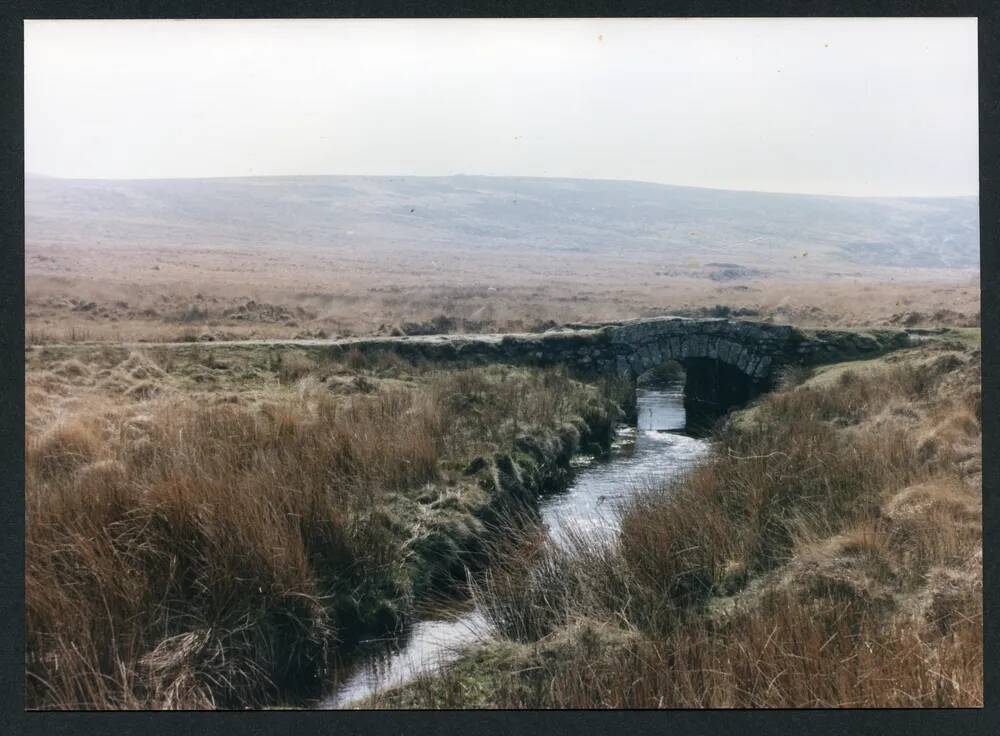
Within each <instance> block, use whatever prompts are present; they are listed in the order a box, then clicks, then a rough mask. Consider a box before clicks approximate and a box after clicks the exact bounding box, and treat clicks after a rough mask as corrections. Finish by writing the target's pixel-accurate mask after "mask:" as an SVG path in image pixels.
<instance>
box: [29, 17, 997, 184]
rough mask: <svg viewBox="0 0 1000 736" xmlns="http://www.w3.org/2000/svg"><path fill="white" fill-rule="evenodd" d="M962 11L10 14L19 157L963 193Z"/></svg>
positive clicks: (169, 171)
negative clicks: (897, 15)
mask: <svg viewBox="0 0 1000 736" xmlns="http://www.w3.org/2000/svg"><path fill="white" fill-rule="evenodd" d="M976 63H977V62H976V21H975V19H955V18H952V19H939V18H914V19H845V20H840V19H801V20H798V19H796V20H791V19H774V20H770V19H743V20H671V19H663V20H444V21H439V20H418V21H413V20H405V21H404V20H399V21H397V20H374V21H372V20H369V21H357V20H305V21H303V20H265V21H252V20H247V21H86V20H85V21H28V22H26V23H25V135H26V141H25V150H26V169H27V171H29V172H32V173H40V174H48V175H53V176H64V177H94V178H151V177H196V176H246V175H273V174H393V175H397V174H403V175H446V174H456V173H465V174H492V175H522V176H566V177H585V178H607V179H637V180H643V181H655V182H664V183H669V184H686V185H694V186H705V187H718V188H732V189H754V190H763V191H782V192H816V193H829V194H860V195H907V194H908V195H950V194H975V193H977V192H978V161H977V159H978V142H977V137H978V134H977V130H978V123H977V118H978V110H977V95H978V90H977V71H976Z"/></svg>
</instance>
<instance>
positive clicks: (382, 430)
mask: <svg viewBox="0 0 1000 736" xmlns="http://www.w3.org/2000/svg"><path fill="white" fill-rule="evenodd" d="M129 360H131V363H130V364H129V365H127V366H124V367H123V365H119V366H117V367H114V368H111V369H104V370H103V374H106V375H105V378H104V379H102V380H104V381H106V385H107V386H109V387H110V386H111V382H115V381H117V383H115V384H114V387H112V388H107V389H106V390H107V391H108V392H111V391H114V392H115V393H114V394H113V395H114V396H115V397H117V398H115V402H114V403H110V399H108V400H107V402H108V403H102V401H101V399H100V397H98V396H97V395H96V394H94V395H90V398H89V399H88V401H86V402H83V403H80V404H79V405H71V404H66V405H65V406H63V407H62V408H61V409H59V413H60V416H61V418H59V419H52V420H49V419H45V421H43V418H44V417H45V416H46V415H44V414H42V413H39V414H38V417H36V420H37V423H35V424H33V425H32V426H31V427H29V431H28V433H27V448H26V449H27V466H26V471H27V489H26V490H27V496H26V499H27V518H26V537H27V538H26V570H25V575H26V583H25V585H26V587H25V593H26V618H27V647H26V649H27V652H26V655H27V686H26V697H27V704H28V707H30V708H74V709H79V708H83V709H87V708H213V707H240V706H260V705H263V704H267V703H270V702H274V698H275V697H277V696H278V695H286V696H287V695H289V694H291V695H298V694H305V693H312V692H315V691H316V690H317V688H318V687H319V686H320V685H321V684H322V682H323V681H324V679H325V678H326V676H327V675H328V668H329V666H330V661H331V656H330V655H331V653H332V652H333V651H334V650H335V649H336V648H337V647H340V646H343V645H344V644H345V643H349V642H350V641H352V640H353V639H356V638H357V637H358V636H359V635H360V634H361V633H363V632H365V631H373V630H377V631H384V630H386V629H391V628H393V627H394V626H396V625H398V623H399V621H401V620H402V619H403V618H404V617H405V616H406V615H407V614H408V612H409V608H410V606H411V604H412V596H413V580H412V576H413V569H412V566H413V561H412V559H411V555H410V554H409V553H408V551H407V541H408V540H411V539H412V538H413V537H414V535H415V534H416V533H418V532H419V530H420V529H421V528H422V527H421V526H419V525H418V524H417V522H418V520H419V522H420V524H423V525H427V524H432V523H434V519H435V518H437V517H436V516H435V514H437V513H439V511H438V509H439V507H440V506H441V505H440V504H438V505H436V506H435V505H434V504H430V505H428V506H422V505H421V504H422V503H424V502H423V501H421V500H419V498H420V493H425V494H426V493H427V490H426V489H427V488H429V487H449V488H451V491H449V492H450V493H452V494H454V495H455V496H456V497H457V498H459V499H460V498H461V494H462V493H463V492H464V491H463V490H462V488H463V486H461V485H456V478H457V477H459V476H460V475H461V473H460V470H458V469H460V468H462V467H464V466H465V465H466V464H467V463H468V462H469V461H470V460H471V459H472V458H474V457H476V456H479V455H482V454H485V453H490V452H496V451H498V450H502V449H503V448H505V447H507V446H508V445H510V443H511V442H512V441H513V440H514V438H516V437H518V436H520V435H522V434H524V433H525V432H530V431H531V430H533V429H540V428H543V429H544V428H548V429H549V430H554V429H557V428H558V427H560V426H562V425H563V424H564V423H565V422H567V421H570V420H572V419H573V417H579V416H580V415H581V414H582V413H584V412H586V411H588V410H591V409H592V408H593V407H595V406H605V405H606V402H607V399H606V398H602V396H601V395H600V393H599V392H598V391H597V390H595V389H594V388H593V387H588V386H585V385H583V384H580V383H578V382H576V381H574V380H572V379H571V378H569V377H568V376H567V375H566V374H565V373H561V372H557V371H533V370H527V369H507V368H473V369H458V370H449V371H444V370H432V369H426V370H419V371H418V370H413V371H411V372H410V373H409V374H407V375H405V376H403V377H402V378H401V379H391V380H390V379H389V378H387V377H386V374H384V373H382V374H378V373H377V372H368V373H365V374H357V375H356V376H355V377H356V378H364V379H365V380H366V381H367V382H368V383H369V384H370V387H371V390H369V391H360V390H351V391H350V392H340V391H339V390H333V389H334V388H336V386H334V382H333V381H332V380H331V381H327V382H324V381H326V379H327V376H326V375H320V373H319V371H320V368H322V366H317V367H316V369H315V370H310V369H309V366H307V365H306V363H305V362H304V361H301V360H296V361H292V362H288V363H286V364H284V365H281V366H275V368H274V378H275V379H276V380H274V381H273V383H267V384H266V386H270V388H266V389H261V388H260V387H259V385H258V386H255V387H254V389H253V390H252V391H247V392H246V393H243V394H240V393H237V394H230V395H226V396H224V397H220V396H218V395H215V394H206V395H204V396H201V397H197V398H195V397H191V396H188V395H185V394H183V393H181V392H179V391H177V390H176V385H174V384H172V383H171V381H173V380H174V377H173V376H172V374H170V373H169V372H168V371H164V370H162V369H161V368H160V367H159V366H157V365H155V363H153V362H152V361H151V360H150V359H148V358H143V359H142V360H138V359H133V358H129ZM221 365H222V364H220V365H219V366H216V367H215V368H213V369H212V370H216V371H221V370H223V368H221V367H220V366H221ZM70 368H72V370H69V369H70ZM325 368H326V369H327V370H329V369H330V367H329V366H326V367H325ZM198 370H199V371H200V370H202V369H201V368H199V369H198ZM348 370H349V369H348ZM63 373H66V374H67V375H69V374H72V375H71V377H72V378H73V379H74V380H79V379H80V378H81V377H82V376H88V375H90V374H94V375H99V374H102V370H100V369H97V368H94V369H90V368H88V367H86V366H85V367H84V369H83V370H80V369H79V368H78V367H77V366H75V365H72V366H67V370H65V371H63ZM135 373H138V374H139V375H137V376H132V374H135ZM198 375H201V374H200V373H199V374H198ZM53 376H54V374H53ZM296 377H297V380H296ZM53 380H56V377H53ZM59 380H62V379H59ZM150 381H158V382H159V384H158V385H162V386H164V387H168V386H173V388H171V390H170V391H169V392H167V393H166V394H164V395H159V396H157V395H154V394H152V393H147V392H133V391H129V390H128V389H129V386H132V385H136V384H135V382H139V383H138V385H142V384H144V383H145V382H150ZM130 382H131V383H130ZM60 385H61V386H63V388H64V389H65V392H66V393H72V392H74V391H82V390H83V389H82V388H80V386H76V385H75V384H60ZM101 385H102V386H103V385H105V384H101ZM337 385H338V386H339V384H337ZM95 390H96V389H95ZM102 390H105V389H102ZM110 395H111V394H103V395H102V396H110ZM49 396H52V394H44V397H49ZM44 397H43V398H44ZM39 400H41V399H39ZM61 406H62V405H61ZM439 495H440V492H439V493H432V494H430V495H429V499H431V500H432V499H434V498H437V497H438V496H439ZM470 505H471V504H466V506H470ZM459 508H460V509H461V510H462V513H466V514H470V513H471V512H469V511H468V509H467V508H465V507H464V506H462V505H461V504H459ZM399 509H404V510H416V511H419V512H420V513H419V516H417V514H416V511H414V512H413V513H411V514H410V515H407V514H406V513H401V512H400V511H399ZM407 513H409V512H407ZM451 513H453V514H454V513H456V512H454V510H452V512H451ZM449 518H451V517H449Z"/></svg>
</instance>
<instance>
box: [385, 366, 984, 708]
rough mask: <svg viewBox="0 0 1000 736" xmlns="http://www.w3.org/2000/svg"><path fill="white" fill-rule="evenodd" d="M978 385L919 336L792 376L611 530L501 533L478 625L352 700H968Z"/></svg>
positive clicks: (812, 703)
mask: <svg viewBox="0 0 1000 736" xmlns="http://www.w3.org/2000/svg"><path fill="white" fill-rule="evenodd" d="M979 385H980V375H979V364H978V354H977V353H976V352H974V351H970V350H952V349H946V350H940V349H935V348H933V347H929V348H924V349H920V350H915V351H910V352H908V353H903V354H900V355H899V356H897V357H895V358H894V359H893V360H889V361H877V362H875V363H874V364H871V365H858V366H850V365H848V366H845V367H837V368H831V369H825V370H820V371H818V372H817V374H816V375H815V376H812V377H809V376H797V377H794V380H790V381H789V382H788V384H787V387H786V388H783V389H780V390H779V391H777V392H775V393H774V394H771V395H769V396H767V397H765V398H764V399H762V400H761V401H760V402H759V403H758V404H757V405H756V406H755V407H753V408H752V409H750V410H748V411H747V412H745V413H743V414H742V415H739V416H737V417H734V420H733V421H732V422H730V423H729V425H728V426H727V427H725V428H724V429H722V430H721V431H720V433H719V434H718V436H717V437H716V438H715V448H714V451H713V454H712V455H711V456H710V458H709V460H708V461H707V462H705V463H704V464H702V465H701V466H699V467H697V468H695V469H693V470H692V472H690V473H689V474H688V475H687V476H685V477H684V478H682V479H680V480H679V481H677V482H676V483H672V484H671V485H669V486H668V487H662V488H654V489H651V490H649V491H648V492H645V493H639V494H638V495H637V496H636V497H635V499H634V501H633V502H632V503H631V504H630V505H629V506H628V507H627V508H626V509H625V510H624V512H623V516H622V519H621V529H620V533H619V535H618V537H617V539H615V540H613V542H611V543H609V544H602V543H601V542H599V541H598V540H594V539H591V538H588V537H586V536H585V535H576V536H575V537H572V538H570V540H569V541H568V542H566V543H563V544H559V545H556V544H551V543H548V544H547V543H545V542H544V541H543V540H542V539H541V538H534V539H532V538H529V539H528V540H527V543H526V544H522V545H515V546H513V547H512V548H513V549H516V552H514V553H512V554H509V555H507V556H506V557H504V558H503V559H504V562H503V563H502V564H500V565H497V566H496V567H495V568H494V569H492V570H491V571H490V572H489V574H487V575H486V576H484V577H483V578H482V580H481V581H479V582H477V584H476V585H475V586H474V590H475V595H476V598H477V601H478V602H479V605H480V608H481V610H482V611H483V612H484V614H485V616H486V618H487V621H488V622H489V624H490V626H491V629H492V632H493V636H494V638H493V640H492V641H491V642H488V643H486V644H484V645H482V646H479V647H477V648H474V649H472V650H469V651H468V652H467V654H466V656H465V657H464V658H463V659H461V660H459V661H458V662H457V663H456V664H453V665H449V666H447V667H445V668H444V669H443V670H442V671H441V672H439V673H438V674H436V675H431V676H424V677H421V678H418V679H417V680H416V681H414V682H413V683H411V684H409V685H407V686H404V687H401V688H398V689H396V690H394V691H391V692H388V693H383V694H381V695H379V696H377V697H376V698H375V699H374V700H372V701H371V702H370V703H369V704H373V705H376V706H384V707H401V706H402V707H405V706H417V707H501V708H503V707H533V708H579V707H636V708H657V707H695V708H700V707H723V708H728V707H752V708H757V707H918V706H919V707H925V706H927V707H942V706H976V705H981V704H982V702H983V680H982V657H983V635H982V610H983V609H982V518H981V505H982V504H981V449H980V439H981V431H982V430H981V425H980V420H979V417H980V414H979V413H978V408H977V407H978V397H979Z"/></svg>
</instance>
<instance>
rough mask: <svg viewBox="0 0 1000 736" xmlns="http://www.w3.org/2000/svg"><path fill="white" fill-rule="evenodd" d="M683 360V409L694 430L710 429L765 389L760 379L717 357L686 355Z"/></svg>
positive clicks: (689, 425)
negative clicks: (728, 413) (684, 378)
mask: <svg viewBox="0 0 1000 736" xmlns="http://www.w3.org/2000/svg"><path fill="white" fill-rule="evenodd" d="M681 363H682V364H683V366H684V371H685V376H686V380H685V382H684V412H685V414H686V417H687V429H688V430H689V431H691V432H695V433H704V432H707V431H709V430H710V429H711V427H712V425H713V424H715V422H716V421H717V420H718V419H719V418H720V417H722V416H723V415H725V414H726V413H727V412H729V411H732V410H733V409H736V408H739V407H741V406H743V405H744V404H746V403H748V402H749V401H750V400H751V399H753V398H755V397H756V396H758V395H760V394H761V393H762V392H763V391H764V390H765V386H764V385H763V384H762V383H761V382H760V381H757V380H754V378H752V377H751V376H749V375H747V374H746V373H745V372H743V371H742V370H740V369H739V368H738V367H736V366H735V365H732V364H731V363H727V362H724V361H721V360H718V359H716V358H686V359H684V360H682V361H681Z"/></svg>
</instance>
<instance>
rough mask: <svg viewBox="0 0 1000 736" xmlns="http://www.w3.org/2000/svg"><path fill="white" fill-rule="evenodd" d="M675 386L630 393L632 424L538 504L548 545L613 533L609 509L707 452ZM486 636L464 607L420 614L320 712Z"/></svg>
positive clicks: (369, 651) (381, 644) (363, 661)
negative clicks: (571, 536)
mask: <svg viewBox="0 0 1000 736" xmlns="http://www.w3.org/2000/svg"><path fill="white" fill-rule="evenodd" d="M682 392H683V385H682V384H679V383H678V384H669V385H666V386H663V387H660V388H655V389H654V388H639V389H637V397H636V398H637V400H638V421H637V426H635V427H623V428H621V429H620V430H619V432H618V434H617V436H616V439H615V442H614V444H613V445H612V447H611V453H610V454H609V456H608V457H605V458H599V459H591V458H579V459H577V460H575V461H574V465H575V466H576V468H577V469H576V472H575V474H574V478H573V481H572V483H571V484H570V485H569V487H568V488H566V490H564V491H561V492H559V493H555V494H552V495H549V496H546V497H544V498H543V499H542V500H541V514H542V519H543V521H544V522H545V524H546V526H547V527H548V529H549V534H550V537H551V538H552V542H553V543H554V544H558V543H559V539H560V537H561V536H562V535H563V534H565V532H566V531H567V530H568V529H570V528H576V529H579V530H582V531H588V532H592V533H594V534H597V535H610V534H613V533H614V531H615V529H616V528H617V523H618V515H617V513H616V506H617V505H618V504H620V503H621V502H622V500H623V499H625V498H626V497H627V496H629V495H631V494H633V493H635V492H637V491H638V490H641V489H642V488H644V487H646V486H647V485H648V484H650V483H651V482H657V481H663V480H665V479H668V478H671V477H673V476H676V475H677V474H679V473H681V472H683V471H684V470H685V469H686V468H688V467H690V466H691V464H692V463H694V462H695V461H696V460H697V459H698V458H699V457H701V456H702V455H703V453H704V452H705V451H706V450H707V449H708V443H707V441H706V440H704V439H697V438H694V437H690V436H688V435H686V434H684V433H683V429H684V424H685V419H684V404H683V396H682ZM488 636H489V632H488V627H487V624H486V621H485V619H484V618H483V616H482V614H481V613H480V612H479V611H477V610H476V609H475V607H474V606H472V605H471V603H468V604H466V606H465V609H464V610H462V608H461V607H460V606H458V607H456V606H452V607H449V609H448V610H446V611H442V612H439V613H437V614H428V615H427V616H425V617H424V618H423V619H422V620H419V621H417V622H415V623H414V624H413V625H412V626H410V627H409V628H408V629H407V630H406V631H404V632H403V633H402V634H400V635H398V636H394V637H391V638H387V639H383V640H377V641H371V642H367V643H366V644H365V645H364V648H363V651H362V652H361V654H360V656H359V657H358V658H357V663H356V664H355V666H354V668H353V669H352V670H351V671H350V672H349V673H344V675H342V676H341V677H340V678H339V682H338V683H337V684H336V685H335V687H334V690H333V692H332V693H331V694H330V695H329V696H328V697H327V698H326V699H325V700H324V701H323V702H322V703H321V704H320V705H321V707H324V708H345V707H350V704H351V703H354V702H356V701H358V700H361V699H362V698H365V697H368V696H370V695H372V694H374V693H375V692H377V691H379V690H385V689H388V688H391V687H394V686H396V685H400V684H402V683H405V682H408V681H409V680H412V679H413V678H414V677H415V676H417V675H419V674H421V673H426V672H430V671H433V670H434V669H435V668H436V667H440V666H441V665H442V664H445V663H447V662H448V661H450V660H454V659H455V658H456V657H457V656H458V652H459V650H460V648H461V647H462V646H463V645H465V644H471V643H474V642H476V641H480V640H483V639H485V638H487V637H488Z"/></svg>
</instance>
